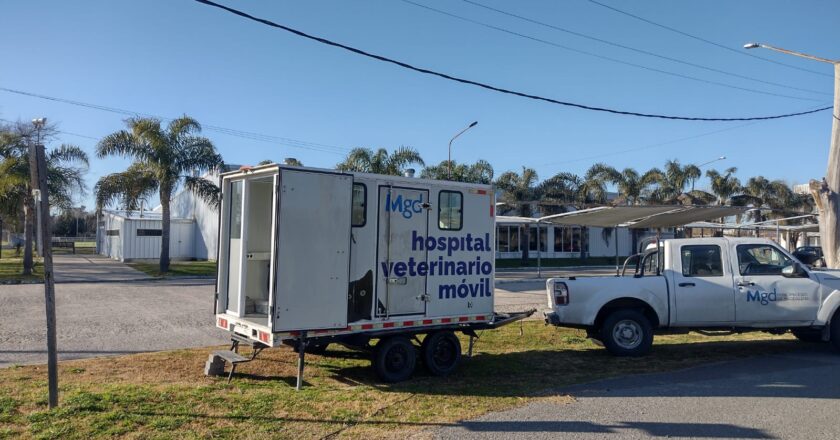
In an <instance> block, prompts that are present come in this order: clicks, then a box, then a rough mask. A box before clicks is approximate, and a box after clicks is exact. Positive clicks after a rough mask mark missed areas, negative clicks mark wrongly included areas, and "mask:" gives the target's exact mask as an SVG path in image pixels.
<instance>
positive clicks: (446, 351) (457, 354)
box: [422, 331, 461, 376]
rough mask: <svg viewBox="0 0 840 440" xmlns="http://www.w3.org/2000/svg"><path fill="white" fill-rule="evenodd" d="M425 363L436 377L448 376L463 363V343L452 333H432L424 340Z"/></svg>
mask: <svg viewBox="0 0 840 440" xmlns="http://www.w3.org/2000/svg"><path fill="white" fill-rule="evenodd" d="M422 351H423V363H424V364H425V365H426V368H427V369H428V370H429V372H430V373H432V374H433V375H435V376H448V375H450V374H452V373H453V372H455V370H456V369H458V364H459V363H460V362H461V341H460V340H458V337H457V336H455V333H453V332H450V331H438V332H434V333H430V334H429V335H428V336H426V338H425V339H423V344H422Z"/></svg>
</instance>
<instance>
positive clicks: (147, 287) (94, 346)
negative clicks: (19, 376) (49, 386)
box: [0, 281, 226, 368]
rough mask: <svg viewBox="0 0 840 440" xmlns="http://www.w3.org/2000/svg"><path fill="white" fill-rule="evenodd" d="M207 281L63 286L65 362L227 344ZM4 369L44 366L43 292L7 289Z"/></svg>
mask: <svg viewBox="0 0 840 440" xmlns="http://www.w3.org/2000/svg"><path fill="white" fill-rule="evenodd" d="M212 307H213V286H212V285H211V284H210V283H209V282H208V281H145V282H118V283H94V284H86V283H70V284H57V285H56V311H57V316H56V326H57V330H58V331H57V336H58V350H59V360H64V359H74V358H85V357H97V356H107V355H117V354H128V353H137V352H144V351H157V350H170V349H176V348H185V347H203V346H208V345H216V344H221V343H225V341H226V339H225V338H224V337H223V336H224V335H223V333H222V332H220V331H218V330H216V328H215V327H214V325H213V322H214V320H213V313H212V310H211V309H212ZM0 310H2V311H3V319H0V368H1V367H7V366H10V365H13V364H25V363H45V362H46V353H45V349H46V342H45V341H46V339H45V330H44V328H45V322H46V320H45V318H44V287H43V285H41V284H28V285H14V286H0Z"/></svg>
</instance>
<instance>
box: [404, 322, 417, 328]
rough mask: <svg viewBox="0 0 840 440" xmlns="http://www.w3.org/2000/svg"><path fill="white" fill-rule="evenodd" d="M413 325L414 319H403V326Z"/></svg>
mask: <svg viewBox="0 0 840 440" xmlns="http://www.w3.org/2000/svg"><path fill="white" fill-rule="evenodd" d="M410 325H414V321H405V322H403V327H406V326H410Z"/></svg>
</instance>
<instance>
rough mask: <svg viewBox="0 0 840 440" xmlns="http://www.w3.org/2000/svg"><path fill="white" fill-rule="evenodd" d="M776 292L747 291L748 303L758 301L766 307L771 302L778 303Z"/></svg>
mask: <svg viewBox="0 0 840 440" xmlns="http://www.w3.org/2000/svg"><path fill="white" fill-rule="evenodd" d="M776 299H777V298H776V291H775V290H774V291H772V292H761V291H758V290H756V291H755V292H752V291H749V290H747V302H752V301H757V302H760V303H761V305H763V306H766V305H767V304H770V303H771V302H775V301H776Z"/></svg>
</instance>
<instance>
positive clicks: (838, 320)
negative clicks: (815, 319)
mask: <svg viewBox="0 0 840 440" xmlns="http://www.w3.org/2000/svg"><path fill="white" fill-rule="evenodd" d="M830 330H831V345H833V346H834V348H836V349H837V350H840V313H838V312H835V313H834V318H832V319H831V329H830Z"/></svg>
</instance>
